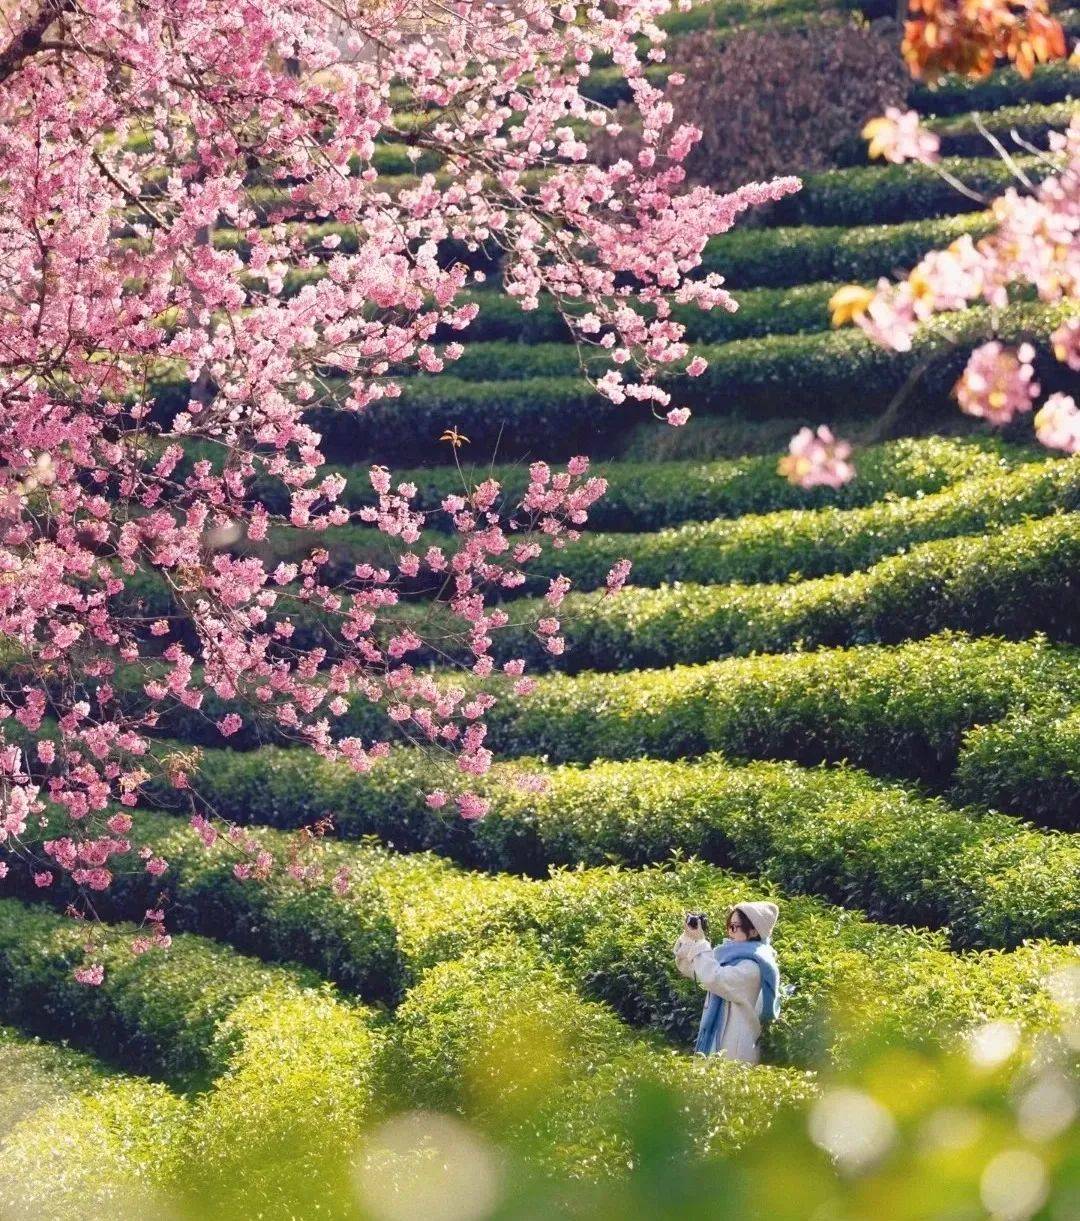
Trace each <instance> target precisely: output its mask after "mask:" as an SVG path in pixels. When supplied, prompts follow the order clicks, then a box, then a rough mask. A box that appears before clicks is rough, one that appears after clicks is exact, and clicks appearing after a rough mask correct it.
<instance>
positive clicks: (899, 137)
mask: <svg viewBox="0 0 1080 1221" xmlns="http://www.w3.org/2000/svg"><path fill="white" fill-rule="evenodd" d="M920 117H921V116H920V115H919V112H918V111H917V110H908V111H902V110H899V109H898V108H897V107H896V106H890V107H889V108H888V109H887V110H886V111H885V114H884V116H883V117H882V118H878V119H871V120H870V122H869V123H867V124H866V126H865V127H864V128H863V133H862V134H863V137H864V138H865V139H867V140H869V141H870V147H869V149H868V155H869V157H870V158H871V160H873V158H875V157H884V158H885V160H886V161H893V162H896V163H897V164H899V163H900V162H903V161H921V162H922V163H923V164H924V165H931V164H933V163H934V162H935V161H937V160H938V150H939V148H940V146H941V141H940V140H939V139H938V137H937V136H936V135H935V134H934V133H933V132H930V131H926V130H925V128H922V127H920V126H919V120H920Z"/></svg>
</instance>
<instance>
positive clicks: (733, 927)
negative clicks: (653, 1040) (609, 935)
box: [675, 902, 780, 1064]
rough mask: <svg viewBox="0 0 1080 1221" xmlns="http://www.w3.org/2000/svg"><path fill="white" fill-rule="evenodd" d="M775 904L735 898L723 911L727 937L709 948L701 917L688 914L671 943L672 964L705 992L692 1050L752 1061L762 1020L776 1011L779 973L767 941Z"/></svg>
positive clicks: (756, 1056) (773, 923)
mask: <svg viewBox="0 0 1080 1221" xmlns="http://www.w3.org/2000/svg"><path fill="white" fill-rule="evenodd" d="M779 914H780V909H779V908H778V907H777V906H776V904H775V903H767V902H763V903H739V904H737V905H736V906H735V907H733V908H732V909H731V910H730V911H729V912H728V915H727V930H726V931H727V937H726V938H725V939H724V941H723V943H722V944H720V945H718V946H717V947H716V949H715V950H714V949H713V948H712V946H711V945H710V944H709V941H708V939H707V938H706V936H705V930H704V929H703V928H702V927H701V924H702V921H701V919H700V917H695V916H692V915H691V916H687V918H686V923H685V924H684V925H683V931H682V935H681V936H680V937H679V940H678V941H676V942H675V965H676V966H677V967H678V968H679V970H680V971H681V972H682V974H683V975H685V976H686V977H687V978H688V979H696V980H697V982H698V983H699V984H700V985H701V986H702V987H703V988H704V989H705V990H706V992H708V993H709V995H708V996H707V997H706V998H705V1008H704V1011H703V1012H702V1014H701V1025H700V1027H699V1029H698V1038H697V1044H696V1045H695V1048H694V1050H695V1051H696V1052H698V1053H699V1054H701V1055H703V1056H711V1055H718V1056H727V1057H728V1058H729V1059H732V1060H744V1061H746V1062H747V1063H748V1064H757V1062H758V1060H759V1059H760V1049H759V1048H758V1038H759V1036H760V1035H761V1028H762V1025H763V1024H764V1023H765V1022H771V1021H775V1019H776V1018H777V1017H778V1016H779V1014H780V1003H779V993H780V973H779V970H778V968H777V965H776V954H775V952H774V950H773V948H772V945H771V944H770V942H769V938H770V937H771V936H772V931H773V928H774V927H775V926H776V919H777V917H778V916H779Z"/></svg>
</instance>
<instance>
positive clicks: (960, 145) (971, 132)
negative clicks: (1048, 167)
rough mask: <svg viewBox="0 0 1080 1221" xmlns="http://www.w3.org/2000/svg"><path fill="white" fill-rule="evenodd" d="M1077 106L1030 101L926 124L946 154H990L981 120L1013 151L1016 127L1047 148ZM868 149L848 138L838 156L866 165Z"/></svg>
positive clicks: (1023, 135) (1030, 141)
mask: <svg viewBox="0 0 1080 1221" xmlns="http://www.w3.org/2000/svg"><path fill="white" fill-rule="evenodd" d="M1073 110H1074V107H1073V105H1072V104H1071V103H1069V102H1051V103H1048V104H1042V103H1027V104H1023V105H1020V106H1003V107H1001V109H1000V110H988V111H986V112H984V113H982V114H978V113H976V114H969V113H962V114H955V115H943V116H942V117H941V118H935V119H927V120H925V121H924V122H923V124H922V126H923V127H924V128H925V129H926V130H927V131H931V132H934V133H935V134H936V135H937V136H938V138H939V140H940V141H941V152H942V154H943V155H944V156H946V157H988V156H989V155H990V154H991V152H992V145H991V144H990V142H989V141H988V140H987V138H986V136H985V135H983V133H982V131H980V130H979V124H981V125H982V127H984V128H985V129H986V130H987V131H989V132H990V133H991V135H993V136H994V137H995V138H997V139H998V140H1000V141H1001V142H1002V143H1003V144H1004V145H1005V147H1006V148H1007V149H1009V150H1010V152H1016V153H1019V152H1020V151H1021V150H1020V148H1019V146H1018V145H1017V144H1016V141H1015V140H1014V139H1013V138H1012V133H1013V132H1014V131H1015V132H1016V134H1017V135H1018V136H1019V137H1020V138H1021V139H1022V140H1024V141H1025V142H1026V143H1027V144H1029V145H1030V144H1033V145H1035V146H1036V147H1038V148H1043V149H1045V148H1046V147H1047V142H1048V137H1049V134H1050V132H1052V131H1063V130H1064V129H1065V128H1066V127H1068V126H1069V120H1070V118H1071V117H1072V113H1073ZM866 149H867V142H866V140H864V139H861V138H860V139H858V140H851V141H847V142H846V143H845V144H844V145H843V146H842V147H841V148H840V149H839V150H838V152H837V159H838V161H839V163H840V164H841V165H864V164H865V163H866Z"/></svg>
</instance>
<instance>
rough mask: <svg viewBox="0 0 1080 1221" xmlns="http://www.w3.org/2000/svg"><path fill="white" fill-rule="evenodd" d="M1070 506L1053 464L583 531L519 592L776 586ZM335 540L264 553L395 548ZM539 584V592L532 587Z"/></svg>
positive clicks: (428, 540)
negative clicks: (833, 501) (564, 584)
mask: <svg viewBox="0 0 1080 1221" xmlns="http://www.w3.org/2000/svg"><path fill="white" fill-rule="evenodd" d="M613 469H615V470H618V467H615V468H613ZM774 475H775V471H774ZM446 482H447V483H449V481H446ZM459 486H460V480H459ZM447 490H449V488H448V489H447ZM1077 507H1080V463H1077V462H1069V461H1064V462H1061V461H1055V460H1053V459H1051V460H1050V461H1047V462H1043V463H1032V464H1030V465H1028V466H1025V467H1022V468H1021V469H1020V470H1018V471H1015V472H1011V473H1009V474H1001V475H994V476H984V477H982V478H976V479H972V480H965V481H963V482H960V483H957V484H955V485H953V486H951V487H948V488H947V489H945V490H944V491H942V492H938V493H937V494H931V495H922V496H917V497H913V498H910V499H900V498H897V499H894V498H892V497H890V498H889V499H888V500H886V501H883V502H879V503H876V504H872V505H870V506H868V507H866V508H857V509H817V510H805V509H796V510H788V511H779V512H774V513H769V514H763V515H753V514H746V515H743V516H741V517H738V518H737V519H736V520H734V521H730V520H715V521H709V522H703V523H694V524H690V525H683V526H679V527H676V528H675V529H669V530H659V531H654V532H651V533H647V534H600V533H594V532H592V531H586V532H585V534H584V535H583V537H582V538H581V539H580V540H579V541H578V542H576V543H574V544H573V545H571V546H569V547H566V548H565V549H563V550H561V551H549V552H546V553H545V554H544V555H543V556H541V557H540V558H539V559H537V560H534V561H532V563H531V564H530V565H529V572H530V574H531V576H532V580H531V581H530V583H529V585H526V586H525V587H523V591H527V590H528V589H529V587H530V585H531V588H532V589H533V590H536V589H538V588H545V587H546V582H547V580H548V579H549V578H551V577H554V576H555V575H557V574H559V573H561V574H563V575H564V576H566V577H569V578H570V580H572V581H573V583H574V587H575V589H577V590H591V589H597V588H600V587H602V586H603V584H604V581H605V578H606V576H607V573H608V572H609V570H610V569H611V567H612V565H613V564H615V563H616V562H618V561H619V560H621V559H627V560H630V561H631V562H632V564H633V568H632V570H631V574H630V581H631V583H632V584H633V585H635V586H649V587H655V586H658V585H661V584H664V583H666V582H672V581H688V582H694V583H697V584H702V585H708V584H723V583H725V582H732V581H741V582H747V583H754V582H770V581H773V582H776V581H785V580H789V579H792V578H796V577H797V578H807V577H818V576H825V575H828V574H832V573H847V572H853V571H856V570H858V569H862V568H866V567H868V566H870V565H871V564H875V563H877V561H879V560H881V559H883V558H885V557H886V556H888V555H892V554H895V553H896V552H899V551H904V550H905V549H907V548H909V547H912V546H914V545H916V544H918V543H923V542H928V541H932V540H934V539H941V538H951V537H954V536H956V535H961V534H978V533H989V532H992V531H995V530H1000V529H1002V528H1003V527H1006V526H1009V525H1014V524H1016V523H1017V522H1022V521H1024V520H1027V519H1029V518H1039V517H1044V516H1046V515H1048V514H1052V513H1055V512H1059V511H1070V510H1073V509H1075V508H1077ZM339 533H340V540H335V537H334V535H333V534H331V535H330V536H329V538H328V537H327V535H326V534H322V535H319V536H315V535H311V534H304V533H302V532H298V533H295V534H294V533H292V532H285V531H282V532H281V533H280V534H278V535H276V536H275V537H274V538H273V540H272V542H271V546H270V547H269V548H267V550H268V551H269V552H270V554H271V555H272V556H273V557H274V558H275V559H298V558H300V557H302V556H304V555H306V554H307V553H308V552H309V551H310V549H311V548H312V547H314V546H326V547H327V550H329V552H330V556H331V567H332V569H333V571H334V572H335V573H337V574H338V575H339V576H340V577H341V578H342V579H345V578H347V577H348V576H349V575H350V574H351V573H352V570H353V566H354V565H355V564H357V563H359V562H361V561H362V560H367V561H369V562H371V563H383V564H385V563H389V562H391V561H392V560H393V557H394V555H395V554H396V552H395V548H394V546H393V540H389V539H387V538H386V536H385V535H377V534H376V533H375V531H374V530H372V529H370V528H364V527H358V528H355V529H354V528H342V529H341V531H340V532H339ZM430 545H442V546H443V547H446V546H447V539H446V538H445V536H439V535H438V534H436V533H435V532H430V533H428V534H425V535H423V536H422V537H421V538H420V539H419V540H418V541H417V542H416V543H415V544H414V545H413V549H414V550H416V551H418V552H421V553H422V552H423V551H424V550H425V549H426V548H427V547H428V546H430ZM450 545H451V547H452V546H453V544H452V543H451V544H450ZM540 580H543V582H544V584H543V585H538V582H539V581H540ZM419 584H420V583H418V585H419ZM427 585H428V587H430V585H431V582H430V581H428V582H427Z"/></svg>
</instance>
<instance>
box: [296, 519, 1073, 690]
mask: <svg viewBox="0 0 1080 1221" xmlns="http://www.w3.org/2000/svg"><path fill="white" fill-rule="evenodd" d="M1078 581H1080V517H1077V516H1076V515H1075V514H1057V515H1054V516H1052V517H1048V518H1045V519H1043V520H1041V521H1034V522H1025V523H1023V524H1021V525H1017V526H1009V527H1006V528H1003V529H1002V530H1001V531H1000V532H999V533H997V534H990V535H986V536H983V535H962V536H960V537H957V538H947V539H940V540H937V541H933V542H926V543H918V544H915V545H913V546H912V547H911V549H910V550H909V551H908V552H907V553H906V554H902V555H895V556H890V557H887V558H885V559H883V560H879V561H878V562H877V563H876V564H873V565H872V566H871V567H870V568H868V569H866V571H865V572H856V573H851V574H849V575H843V576H828V577H818V578H814V579H812V580H806V581H799V582H794V583H791V584H786V585H780V584H778V585H690V584H686V585H682V584H675V585H670V586H668V585H661V586H659V587H658V588H656V589H639V588H633V587H629V588H627V589H624V590H622V591H621V592H620V593H619V594H618V595H617V596H616V597H613V598H599V599H598V596H597V595H595V594H592V595H590V594H584V593H583V594H572V595H570V596H569V597H568V598H567V599H566V600H565V602H564V603H563V604H562V607H561V608H560V618H561V622H562V626H563V635H564V637H565V639H566V644H567V651H566V654H565V655H564V656H563V657H562V658H560V659H559V662H558V668H559V669H561V670H563V671H565V672H567V673H575V674H576V673H580V672H581V671H583V670H600V671H611V670H630V669H640V668H646V667H647V668H656V667H660V666H670V665H676V664H693V663H699V662H707V661H711V660H714V659H716V658H720V657H723V656H725V655H732V654H734V655H740V656H745V655H747V654H750V653H783V652H789V651H793V650H798V649H808V648H830V647H835V646H838V645H848V644H864V643H871V642H880V643H886V644H888V643H898V642H900V641H902V640H908V639H912V638H918V637H921V636H929V635H932V634H934V633H935V632H940V631H942V630H944V629H946V628H953V629H956V630H959V631H968V632H973V633H978V634H999V635H1005V636H1010V637H1020V636H1030V635H1032V634H1033V633H1035V632H1046V633H1048V634H1049V635H1050V636H1051V637H1053V638H1054V639H1056V640H1060V641H1062V642H1068V643H1080V619H1078V618H1077V616H1076V614H1075V601H1074V600H1075V598H1076V597H1077V594H1078V592H1080V591H1078V588H1077V586H1078ZM429 613H430V612H429V611H428V610H426V609H425V608H423V607H419V606H418V607H417V608H416V610H415V614H416V615H417V617H418V619H419V618H421V617H423V616H426V615H427V614H429ZM542 613H543V610H542V607H541V605H540V604H539V603H533V602H529V601H522V602H516V603H514V604H513V608H512V615H511V618H512V625H508V626H507V627H506V628H503V629H500V630H499V632H498V634H497V635H496V636H495V644H494V646H493V655H494V656H495V657H496V658H497V659H498V660H503V659H506V658H511V657H523V658H525V660H526V661H527V662H528V664H529V666H530V667H532V668H534V669H543V668H551V667H552V665H553V659H552V657H551V656H550V654H548V653H547V650H546V648H545V646H544V644H543V643H542V639H541V638H540V637H539V636H537V635H536V634H535V632H534V631H533V629H532V627H531V625H532V624H533V623H535V621H536V619H537V617H538V616H539V615H540V614H542ZM423 622H424V623H428V622H429V620H428V619H427V618H423ZM515 625H517V626H515ZM294 638H295V637H294ZM463 660H464V658H463Z"/></svg>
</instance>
